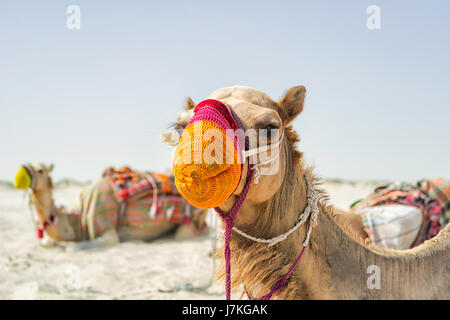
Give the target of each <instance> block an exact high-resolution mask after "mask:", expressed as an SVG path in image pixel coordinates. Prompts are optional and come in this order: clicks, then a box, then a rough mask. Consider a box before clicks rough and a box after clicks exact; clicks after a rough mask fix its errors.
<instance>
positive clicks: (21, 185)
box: [14, 165, 33, 189]
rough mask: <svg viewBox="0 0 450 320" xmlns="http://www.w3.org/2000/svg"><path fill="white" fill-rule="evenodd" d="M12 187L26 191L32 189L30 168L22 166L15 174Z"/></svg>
mask: <svg viewBox="0 0 450 320" xmlns="http://www.w3.org/2000/svg"><path fill="white" fill-rule="evenodd" d="M14 186H15V187H16V188H17V189H28V188H32V187H33V175H32V170H31V168H30V166H27V165H23V166H22V167H20V169H19V171H17V173H16V178H15V180H14Z"/></svg>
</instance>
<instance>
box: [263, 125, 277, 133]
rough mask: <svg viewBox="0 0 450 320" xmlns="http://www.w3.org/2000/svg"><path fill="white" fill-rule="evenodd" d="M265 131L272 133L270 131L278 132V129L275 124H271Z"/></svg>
mask: <svg viewBox="0 0 450 320" xmlns="http://www.w3.org/2000/svg"><path fill="white" fill-rule="evenodd" d="M264 129H266V130H267V131H269V132H270V130H278V127H277V126H275V125H273V124H269V125H268V126H266V127H265V128H264Z"/></svg>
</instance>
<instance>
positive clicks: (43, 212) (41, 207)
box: [32, 190, 53, 223]
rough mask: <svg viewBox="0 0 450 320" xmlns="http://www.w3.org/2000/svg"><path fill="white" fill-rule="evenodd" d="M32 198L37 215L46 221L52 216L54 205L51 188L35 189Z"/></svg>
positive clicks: (42, 221)
mask: <svg viewBox="0 0 450 320" xmlns="http://www.w3.org/2000/svg"><path fill="white" fill-rule="evenodd" d="M32 200H33V204H34V208H35V210H36V213H37V216H38V218H39V221H40V222H41V223H44V222H45V221H47V220H48V219H49V218H50V214H51V207H52V203H53V200H52V192H51V190H38V191H33V194H32Z"/></svg>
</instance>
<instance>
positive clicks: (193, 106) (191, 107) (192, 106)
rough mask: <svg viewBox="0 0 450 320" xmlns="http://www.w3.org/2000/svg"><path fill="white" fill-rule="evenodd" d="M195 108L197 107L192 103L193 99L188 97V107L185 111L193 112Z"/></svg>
mask: <svg viewBox="0 0 450 320" xmlns="http://www.w3.org/2000/svg"><path fill="white" fill-rule="evenodd" d="M195 106H196V104H195V102H194V101H192V99H191V97H187V98H186V105H185V107H184V109H185V110H186V111H187V110H191V109H194V108H195Z"/></svg>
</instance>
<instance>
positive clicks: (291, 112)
mask: <svg viewBox="0 0 450 320" xmlns="http://www.w3.org/2000/svg"><path fill="white" fill-rule="evenodd" d="M305 95H306V88H305V87H304V86H296V87H292V88H290V89H289V90H288V92H286V94H285V95H284V97H283V98H281V99H280V101H278V105H279V106H280V116H281V119H282V120H283V125H284V126H286V125H288V124H289V123H290V122H291V121H292V120H294V119H295V118H296V117H297V116H298V115H299V114H300V113H301V112H302V111H303V102H304V101H305Z"/></svg>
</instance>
